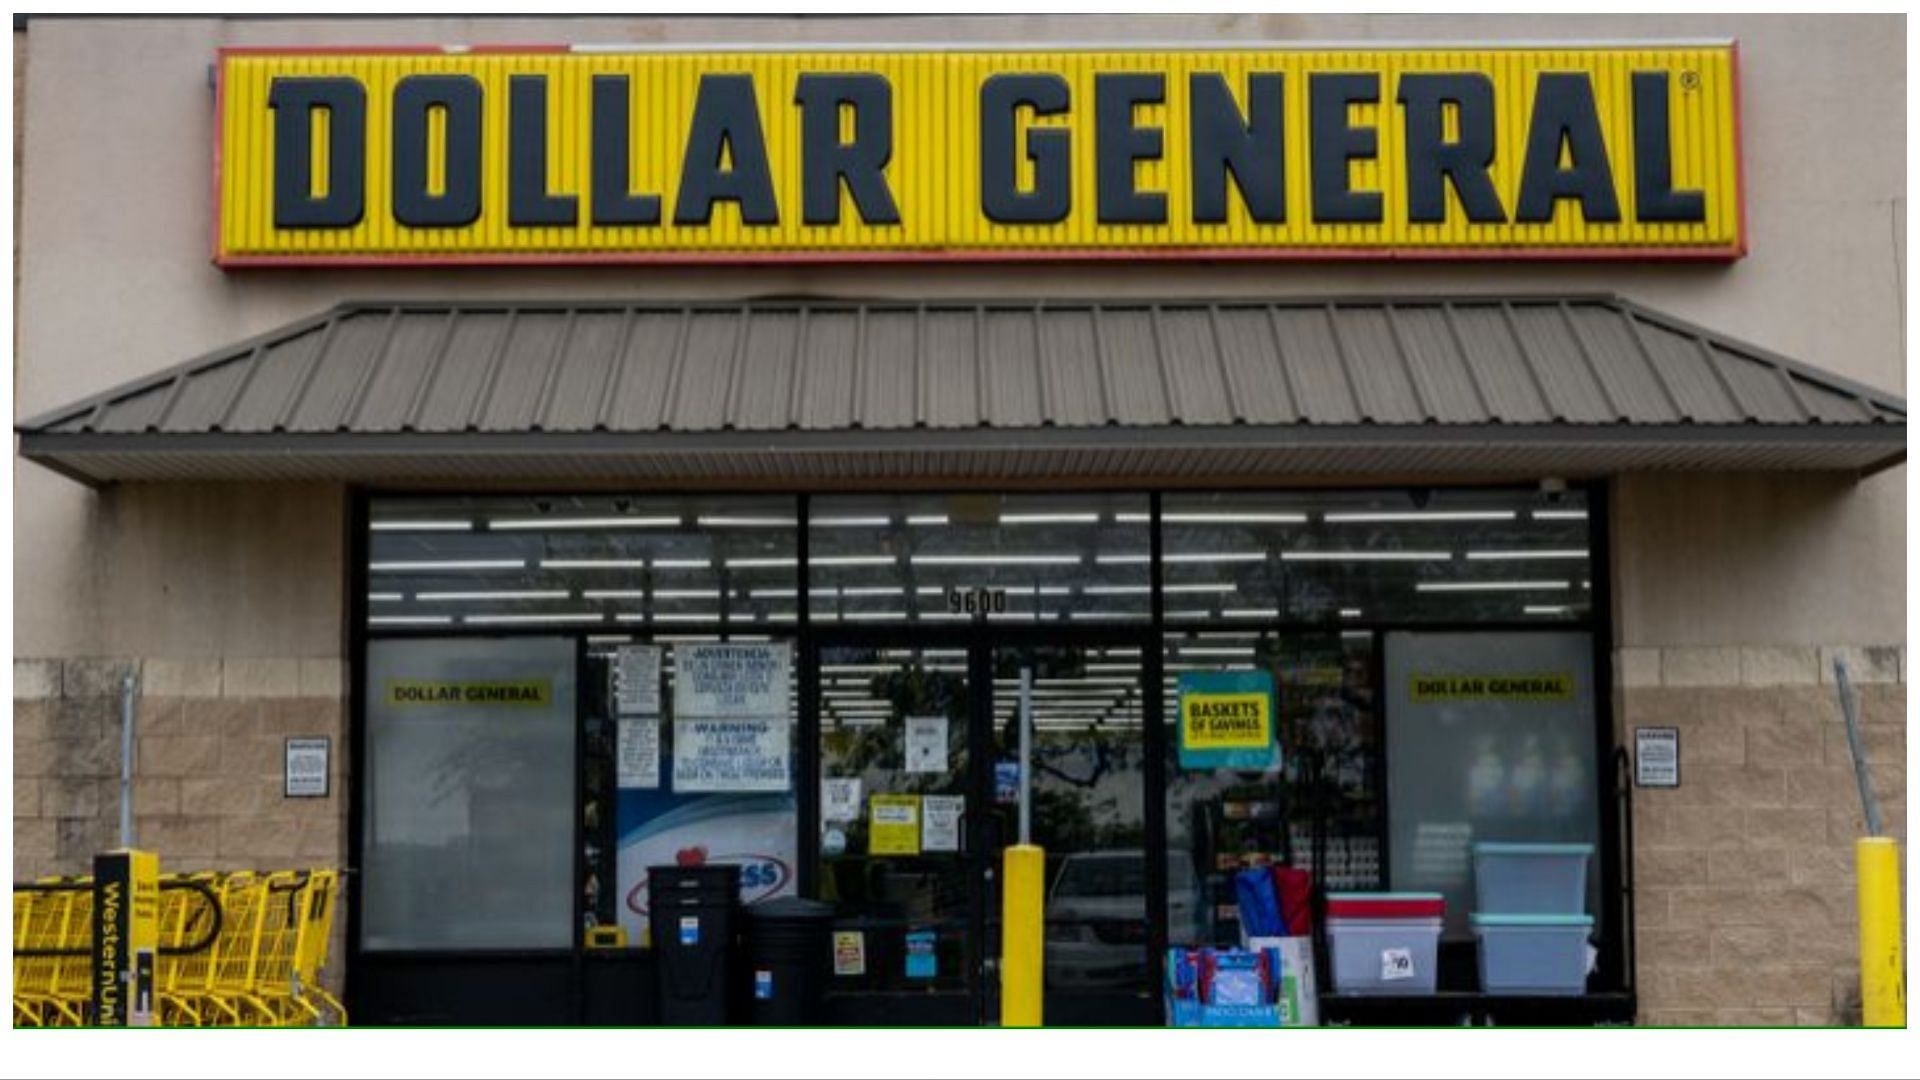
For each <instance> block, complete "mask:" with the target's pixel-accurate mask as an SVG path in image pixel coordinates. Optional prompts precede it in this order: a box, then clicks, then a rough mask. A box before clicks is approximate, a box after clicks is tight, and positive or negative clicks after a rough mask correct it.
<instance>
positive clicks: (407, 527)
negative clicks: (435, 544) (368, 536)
mask: <svg viewBox="0 0 1920 1080" xmlns="http://www.w3.org/2000/svg"><path fill="white" fill-rule="evenodd" d="M367 528H369V529H371V530H373V531H374V532H472V531H473V522H471V521H444V520H442V521H402V520H399V519H397V518H396V519H393V520H389V521H374V522H369V523H368V524H367Z"/></svg>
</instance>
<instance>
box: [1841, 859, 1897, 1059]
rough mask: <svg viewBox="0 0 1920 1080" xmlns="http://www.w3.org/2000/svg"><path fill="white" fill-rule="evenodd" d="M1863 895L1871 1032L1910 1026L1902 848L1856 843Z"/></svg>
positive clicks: (1866, 1015) (1864, 981) (1863, 959)
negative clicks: (1903, 928) (1902, 917)
mask: <svg viewBox="0 0 1920 1080" xmlns="http://www.w3.org/2000/svg"><path fill="white" fill-rule="evenodd" d="M1853 854H1854V867H1855V872H1856V873H1857V874H1858V875H1859V882H1858V888H1859V890H1860V1011H1861V1019H1862V1020H1863V1021H1864V1022H1865V1023H1866V1026H1867V1027H1905V1026H1906V1024H1907V986H1906V966H1905V963H1904V961H1903V958H1902V956H1901V947H1900V847H1899V845H1898V844H1896V843H1894V841H1893V840H1892V839H1891V838H1889V837H1885V836H1867V837H1862V838H1860V839H1859V840H1856V841H1854V846H1853Z"/></svg>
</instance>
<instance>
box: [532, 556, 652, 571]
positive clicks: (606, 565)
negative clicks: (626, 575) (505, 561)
mask: <svg viewBox="0 0 1920 1080" xmlns="http://www.w3.org/2000/svg"><path fill="white" fill-rule="evenodd" d="M646 568H647V560H645V559H541V560H540V569H542V570H645V569H646Z"/></svg>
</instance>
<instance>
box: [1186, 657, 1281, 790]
mask: <svg viewBox="0 0 1920 1080" xmlns="http://www.w3.org/2000/svg"><path fill="white" fill-rule="evenodd" d="M1273 714H1274V686H1273V675H1272V673H1271V672H1266V671H1204V672H1190V673H1188V674H1185V675H1182V676H1180V733H1179V739H1180V767H1181V768H1183V769H1272V768H1277V767H1278V766H1279V764H1280V749H1279V745H1278V743H1277V741H1276V740H1275V738H1274V730H1273Z"/></svg>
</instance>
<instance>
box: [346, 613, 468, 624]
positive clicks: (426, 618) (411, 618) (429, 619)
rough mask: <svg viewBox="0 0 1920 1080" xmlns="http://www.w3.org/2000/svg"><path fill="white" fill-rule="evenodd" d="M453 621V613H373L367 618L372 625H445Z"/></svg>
mask: <svg viewBox="0 0 1920 1080" xmlns="http://www.w3.org/2000/svg"><path fill="white" fill-rule="evenodd" d="M452 621H453V616H451V615H371V616H368V618H367V622H368V624H369V625H372V626H445V625H447V624H448V623H450V622H452Z"/></svg>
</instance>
